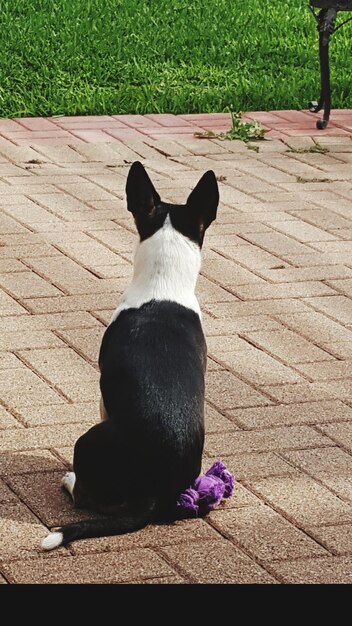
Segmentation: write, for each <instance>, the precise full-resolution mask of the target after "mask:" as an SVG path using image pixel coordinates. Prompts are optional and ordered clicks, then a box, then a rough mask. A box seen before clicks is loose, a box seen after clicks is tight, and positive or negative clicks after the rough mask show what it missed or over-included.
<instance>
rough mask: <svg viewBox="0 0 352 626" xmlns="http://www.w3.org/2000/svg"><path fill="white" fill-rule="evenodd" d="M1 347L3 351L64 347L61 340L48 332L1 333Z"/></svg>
mask: <svg viewBox="0 0 352 626" xmlns="http://www.w3.org/2000/svg"><path fill="white" fill-rule="evenodd" d="M0 345H1V349H2V350H9V349H11V350H23V349H26V350H28V349H31V348H40V347H47V348H53V347H55V346H63V345H64V344H63V342H62V341H61V339H59V338H58V337H56V336H55V335H54V333H52V332H51V331H49V330H47V331H45V330H42V331H33V332H31V331H29V330H27V331H23V332H20V331H17V332H14V331H7V332H6V331H1V332H0Z"/></svg>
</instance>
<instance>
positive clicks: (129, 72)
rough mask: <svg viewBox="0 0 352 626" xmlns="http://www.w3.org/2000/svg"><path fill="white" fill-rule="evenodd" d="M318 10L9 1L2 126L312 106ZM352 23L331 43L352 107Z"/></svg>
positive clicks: (267, 1)
mask: <svg viewBox="0 0 352 626" xmlns="http://www.w3.org/2000/svg"><path fill="white" fill-rule="evenodd" d="M307 4H308V0H307V1H305V0H291V1H289V2H284V1H283V0H280V1H279V2H274V0H261V1H260V0H245V1H239V0H232V1H231V0H149V1H147V0H0V27H1V52H0V117H8V116H11V117H12V116H28V115H60V114H66V115H75V114H85V113H86V114H104V113H107V114H109V113H115V114H121V113H146V112H149V113H151V112H172V113H181V112H200V111H202V112H210V111H224V110H227V109H228V108H231V109H232V110H242V111H244V110H252V111H253V110H258V109H283V108H305V107H306V106H307V102H308V100H309V99H311V98H316V97H317V95H318V91H319V62H318V53H317V33H316V26H315V22H314V20H313V18H312V16H311V14H310V12H309V10H308V8H307ZM340 15H342V16H344V17H348V16H350V15H351V14H349V13H345V14H340ZM340 19H341V18H340ZM351 24H352V23H351ZM351 24H349V25H347V26H346V27H344V28H343V29H341V30H340V31H339V33H338V34H336V38H334V39H333V41H332V45H331V66H332V86H333V105H334V106H335V107H351V106H352V104H351V102H352V96H351V94H352V54H351V51H352V27H351Z"/></svg>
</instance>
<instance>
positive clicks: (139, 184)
mask: <svg viewBox="0 0 352 626" xmlns="http://www.w3.org/2000/svg"><path fill="white" fill-rule="evenodd" d="M126 195H127V208H128V210H129V211H131V213H132V214H133V217H134V220H135V223H136V226H137V230H138V233H139V236H140V240H141V241H144V240H145V239H148V237H151V236H152V235H154V233H156V232H157V231H158V230H159V229H160V228H162V226H163V224H164V222H165V219H166V217H167V216H169V218H170V221H171V224H172V226H173V227H174V228H175V229H176V230H178V231H179V232H180V233H182V235H184V236H185V237H188V238H189V239H190V240H191V241H193V242H195V243H197V244H198V245H199V247H200V248H201V247H202V245H203V239H204V234H205V231H206V229H207V228H208V226H209V225H210V224H211V222H212V221H213V220H215V218H216V211H217V207H218V203H219V189H218V184H217V181H216V177H215V174H214V172H213V171H212V170H209V171H208V172H206V173H205V174H204V175H203V176H202V178H201V179H200V181H199V182H198V184H197V185H196V187H195V188H194V189H193V191H192V193H191V194H190V195H189V196H188V198H187V202H186V204H168V203H167V202H163V201H162V200H161V198H160V196H159V194H158V192H157V191H156V189H155V187H154V185H153V183H152V181H151V180H150V178H149V176H148V174H147V172H146V170H145V169H144V167H143V165H142V163H140V162H139V161H135V162H134V163H133V164H132V165H131V169H130V171H129V174H128V177H127V183H126Z"/></svg>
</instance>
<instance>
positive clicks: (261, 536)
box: [209, 505, 327, 561]
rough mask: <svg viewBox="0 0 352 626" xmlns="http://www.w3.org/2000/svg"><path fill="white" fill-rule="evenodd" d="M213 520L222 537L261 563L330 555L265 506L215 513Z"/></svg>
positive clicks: (212, 514) (211, 517) (212, 516)
mask: <svg viewBox="0 0 352 626" xmlns="http://www.w3.org/2000/svg"><path fill="white" fill-rule="evenodd" d="M209 517H210V520H211V522H212V523H213V525H214V527H215V528H216V529H218V530H219V531H220V532H221V534H223V535H225V536H226V537H227V538H230V539H231V540H232V541H233V542H234V543H235V544H236V545H237V546H239V547H240V548H243V549H244V550H245V551H246V552H247V554H249V555H250V556H252V557H254V558H257V559H260V560H261V561H273V560H286V559H294V558H296V559H298V558H304V557H309V556H314V555H325V554H327V551H326V550H325V549H324V548H323V547H322V546H320V545H319V544H318V543H316V542H315V541H314V540H313V539H311V538H310V537H308V536H307V535H306V534H305V533H304V532H302V531H301V530H299V529H298V528H296V527H295V526H294V525H293V524H290V522H288V521H287V520H286V519H285V518H284V517H282V516H281V515H278V513H276V512H275V511H273V510H272V509H271V508H269V507H268V506H265V505H264V506H258V507H254V508H253V507H245V508H243V509H239V510H236V511H234V510H231V511H214V512H212V513H211V514H210V516H209Z"/></svg>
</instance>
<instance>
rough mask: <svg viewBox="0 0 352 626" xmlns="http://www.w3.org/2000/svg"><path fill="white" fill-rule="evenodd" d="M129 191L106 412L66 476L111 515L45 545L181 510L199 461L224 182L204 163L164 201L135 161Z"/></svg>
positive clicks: (106, 360) (85, 502)
mask: <svg viewBox="0 0 352 626" xmlns="http://www.w3.org/2000/svg"><path fill="white" fill-rule="evenodd" d="M126 194H127V207H128V210H129V211H131V212H132V214H133V217H134V220H135V223H136V226H137V229H138V233H139V237H140V241H139V243H138V245H137V249H136V252H135V258H134V271H133V279H132V283H131V284H130V286H129V287H128V288H127V290H126V291H125V293H124V294H123V296H122V298H121V301H120V303H119V305H118V307H117V309H116V311H115V312H114V314H113V317H112V320H111V322H110V325H109V326H108V328H107V329H106V331H105V334H104V336H103V340H102V344H101V348H100V355H99V366H100V371H101V378H100V387H101V417H102V421H101V422H100V423H98V424H97V425H96V426H93V427H92V428H90V430H88V432H86V433H85V434H84V435H82V436H81V437H80V438H79V439H78V441H77V442H76V445H75V450H74V460H73V469H74V472H68V473H67V474H66V475H65V476H64V478H63V481H62V484H63V486H64V487H65V488H66V490H67V491H68V492H69V493H70V494H71V496H72V498H73V500H74V503H75V506H76V507H78V508H89V509H94V510H97V511H99V512H100V513H103V514H106V516H104V517H100V518H97V519H87V520H83V521H81V522H78V523H73V524H68V525H67V526H63V527H60V528H58V529H55V531H53V532H51V533H50V534H49V535H48V536H47V537H46V538H45V539H44V540H43V542H42V547H43V548H44V549H46V550H51V549H53V548H56V547H57V546H60V545H65V544H67V543H69V542H70V541H73V540H75V539H81V538H87V537H99V536H108V535H117V534H122V533H126V532H132V531H135V530H138V529H140V528H143V527H144V526H146V525H147V524H148V523H150V522H153V521H167V520H169V521H172V520H174V519H176V518H177V509H176V501H177V498H178V497H179V495H180V494H181V493H182V491H184V490H185V489H187V488H188V487H189V486H190V485H191V483H192V482H193V481H194V480H195V478H197V476H198V475H199V473H200V470H201V459H202V452H203V443H204V374H205V368H206V343H205V339H204V335H203V331H202V326H201V314H200V308H199V304H198V301H197V298H196V296H195V293H194V291H195V286H196V281H197V277H198V273H199V270H200V265H201V254H200V250H201V247H202V244H203V238H204V233H205V231H206V229H207V228H208V226H209V225H210V224H211V222H212V221H213V220H214V219H215V217H216V211H217V206H218V202H219V192H218V185H217V182H216V178H215V174H214V172H212V171H208V172H206V173H205V174H204V175H203V176H202V178H201V179H200V181H199V182H198V184H197V186H196V187H195V189H194V190H193V191H192V193H191V194H190V196H189V197H188V200H187V203H186V204H185V205H174V204H167V203H166V202H162V201H161V199H160V196H159V194H158V193H157V192H156V190H155V188H154V186H153V184H152V182H151V180H150V178H149V176H148V174H147V172H146V171H145V169H144V167H143V165H142V164H141V163H139V162H135V163H133V165H132V166H131V169H130V171H129V174H128V178H127V184H126Z"/></svg>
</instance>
